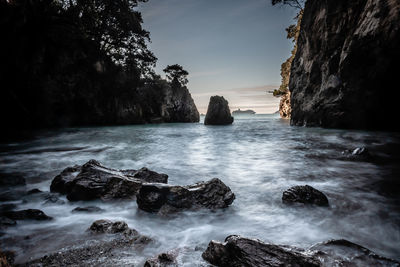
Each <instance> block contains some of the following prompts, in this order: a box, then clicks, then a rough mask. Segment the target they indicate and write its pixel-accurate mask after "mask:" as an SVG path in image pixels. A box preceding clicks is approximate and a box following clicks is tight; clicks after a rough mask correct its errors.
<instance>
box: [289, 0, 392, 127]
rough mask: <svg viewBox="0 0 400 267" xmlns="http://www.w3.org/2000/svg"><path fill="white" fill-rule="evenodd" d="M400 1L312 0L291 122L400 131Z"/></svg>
mask: <svg viewBox="0 0 400 267" xmlns="http://www.w3.org/2000/svg"><path fill="white" fill-rule="evenodd" d="M399 47H400V1H398V0H354V1H348V0H338V1H329V0H308V1H307V3H306V5H305V10H304V16H303V19H302V24H301V30H300V36H299V40H298V50H297V53H296V56H295V59H294V61H293V64H292V68H291V76H290V84H289V90H290V92H291V105H292V114H291V124H292V125H305V126H322V127H334V128H364V129H385V130H398V129H399V125H398V124H395V123H393V122H389V123H388V118H390V119H392V118H394V117H395V114H397V113H398V112H397V102H398V100H397V98H395V97H393V96H394V94H395V91H397V90H398V89H399V85H398V79H397V75H398V73H400V72H399V71H400V65H399V60H400V49H399Z"/></svg>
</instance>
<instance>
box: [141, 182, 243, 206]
mask: <svg viewBox="0 0 400 267" xmlns="http://www.w3.org/2000/svg"><path fill="white" fill-rule="evenodd" d="M234 199H235V195H234V194H233V192H232V191H231V189H230V188H229V187H228V186H226V185H225V184H224V183H223V182H222V181H221V180H219V179H218V178H214V179H211V180H209V181H207V182H201V183H196V184H194V185H188V186H172V185H166V184H144V185H143V186H142V187H141V188H140V190H139V194H138V195H137V203H138V207H139V208H140V209H142V210H144V211H148V212H159V213H161V214H167V213H169V212H176V211H181V210H187V209H198V208H207V209H221V208H226V207H228V206H229V205H231V204H232V202H233V200H234Z"/></svg>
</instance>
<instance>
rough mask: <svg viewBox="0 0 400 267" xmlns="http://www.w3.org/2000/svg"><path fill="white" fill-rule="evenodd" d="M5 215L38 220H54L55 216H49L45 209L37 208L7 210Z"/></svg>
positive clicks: (12, 217) (13, 218)
mask: <svg viewBox="0 0 400 267" xmlns="http://www.w3.org/2000/svg"><path fill="white" fill-rule="evenodd" d="M3 215H4V216H5V217H7V218H10V219H12V220H17V221H18V220H37V221H46V220H52V219H53V218H52V217H50V216H47V215H46V214H45V213H44V212H43V211H41V210H37V209H27V210H18V211H6V212H4V213H3Z"/></svg>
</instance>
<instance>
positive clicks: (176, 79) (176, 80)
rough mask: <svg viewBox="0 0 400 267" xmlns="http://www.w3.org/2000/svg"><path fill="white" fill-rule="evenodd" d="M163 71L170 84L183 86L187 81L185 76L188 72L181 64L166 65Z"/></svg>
mask: <svg viewBox="0 0 400 267" xmlns="http://www.w3.org/2000/svg"><path fill="white" fill-rule="evenodd" d="M163 71H164V72H165V74H166V76H167V79H168V80H169V81H170V82H172V85H178V84H179V85H180V86H185V85H186V84H187V83H188V79H187V76H188V75H189V73H188V72H187V71H186V70H184V69H183V67H182V66H181V65H178V64H174V65H168V66H167V67H166V68H165V69H164V70H163Z"/></svg>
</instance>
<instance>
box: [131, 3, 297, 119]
mask: <svg viewBox="0 0 400 267" xmlns="http://www.w3.org/2000/svg"><path fill="white" fill-rule="evenodd" d="M139 11H141V12H142V16H143V20H144V24H143V27H144V28H145V29H146V30H148V31H150V37H151V43H150V44H149V48H150V50H151V51H152V52H153V53H154V54H155V56H156V57H157V58H158V62H157V66H156V72H157V73H158V74H160V75H161V76H162V77H165V75H164V73H163V72H162V70H163V69H164V68H165V67H166V66H167V65H172V64H180V65H182V66H183V68H184V69H185V70H187V71H188V72H189V76H188V80H189V83H188V85H187V86H188V88H189V91H190V93H191V94H192V97H193V99H194V101H195V103H196V106H197V108H198V110H199V112H201V113H206V111H207V106H208V102H209V99H210V97H211V96H213V95H222V96H224V97H225V98H226V99H227V100H228V102H229V106H230V108H231V111H232V110H235V109H237V108H241V109H253V110H254V111H256V112H257V113H274V112H275V111H277V110H278V103H279V99H278V98H275V97H273V96H272V94H269V93H267V91H269V90H272V89H275V88H278V87H279V84H280V80H281V77H280V67H281V64H282V63H283V62H284V61H285V60H286V59H287V58H288V57H289V56H290V51H291V49H292V47H293V44H292V42H291V41H290V40H288V39H286V32H285V28H286V27H287V26H289V25H290V24H293V23H294V20H293V18H294V17H295V15H296V11H295V10H293V9H291V8H289V7H282V6H271V1H270V0H149V1H148V2H147V3H141V4H140V5H139Z"/></svg>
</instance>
